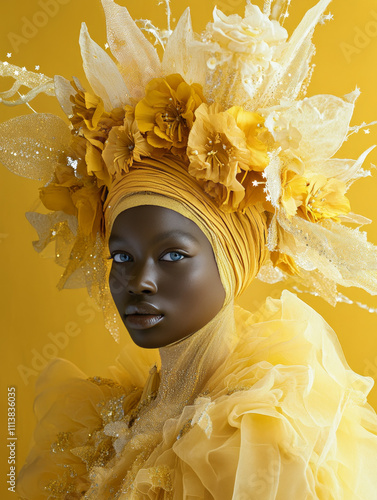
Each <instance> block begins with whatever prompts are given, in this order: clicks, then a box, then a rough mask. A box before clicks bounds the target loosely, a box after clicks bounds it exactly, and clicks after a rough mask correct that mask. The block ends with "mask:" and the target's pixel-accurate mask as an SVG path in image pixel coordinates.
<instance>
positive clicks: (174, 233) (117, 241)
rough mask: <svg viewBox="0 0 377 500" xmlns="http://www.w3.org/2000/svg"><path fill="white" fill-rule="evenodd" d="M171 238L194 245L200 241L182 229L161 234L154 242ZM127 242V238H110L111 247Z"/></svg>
mask: <svg viewBox="0 0 377 500" xmlns="http://www.w3.org/2000/svg"><path fill="white" fill-rule="evenodd" d="M169 238H183V239H187V240H191V241H192V242H194V243H198V242H199V241H198V239H197V238H196V237H195V236H194V235H193V234H190V233H186V232H185V231H182V230H180V229H172V230H171V231H166V232H164V233H160V234H158V235H157V236H156V238H154V241H156V242H159V241H162V240H167V239H169ZM125 242H127V237H126V238H123V237H121V236H116V235H115V236H110V238H109V245H117V244H123V243H125Z"/></svg>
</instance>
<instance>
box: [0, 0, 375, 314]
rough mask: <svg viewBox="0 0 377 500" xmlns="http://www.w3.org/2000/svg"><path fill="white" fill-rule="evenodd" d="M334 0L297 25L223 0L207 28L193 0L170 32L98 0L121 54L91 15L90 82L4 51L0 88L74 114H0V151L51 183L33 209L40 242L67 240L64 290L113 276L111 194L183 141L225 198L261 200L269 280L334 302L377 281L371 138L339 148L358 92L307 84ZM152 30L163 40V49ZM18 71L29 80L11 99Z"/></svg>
mask: <svg viewBox="0 0 377 500" xmlns="http://www.w3.org/2000/svg"><path fill="white" fill-rule="evenodd" d="M330 1H331V0H320V1H319V2H318V3H317V5H316V6H314V7H313V8H312V9H310V10H309V11H308V12H307V13H306V14H305V16H304V18H303V19H302V21H301V23H300V24H299V25H298V27H297V28H296V30H295V31H294V33H293V34H292V35H291V36H290V37H289V36H288V33H287V31H286V30H285V29H284V28H283V27H282V25H281V24H280V21H281V20H282V19H284V18H285V17H286V12H285V10H284V9H283V4H284V5H285V4H286V2H280V1H278V0H265V3H264V8H263V11H261V10H260V9H259V7H257V6H255V5H252V4H251V3H250V2H247V5H246V8H245V16H244V17H243V18H242V17H240V16H238V15H230V16H226V15H225V14H224V13H222V12H221V11H220V10H219V9H217V8H215V9H214V12H213V21H212V22H210V23H209V24H208V25H207V27H206V29H205V31H204V32H203V33H202V34H196V33H194V32H193V30H192V26H191V19H190V12H189V9H187V10H186V11H185V12H184V14H183V15H182V17H181V18H180V20H179V21H178V23H177V26H176V28H175V29H174V31H172V30H171V29H170V25H169V28H168V29H167V30H159V29H158V28H156V27H154V26H153V25H152V23H151V22H150V21H143V22H142V23H141V24H142V25H141V27H139V26H138V25H137V24H136V23H135V21H134V20H133V19H132V18H131V16H130V15H129V13H128V11H127V9H126V8H125V7H121V6H119V5H117V4H116V3H114V1H113V0H102V4H103V7H104V10H105V14H106V20H107V34H108V44H109V47H110V49H111V52H112V55H113V56H114V58H115V62H114V60H113V59H112V58H111V57H110V56H109V55H108V54H107V52H106V51H104V50H103V49H102V48H100V47H99V46H98V45H97V44H96V43H95V42H94V41H93V40H92V39H91V38H90V36H89V33H88V30H87V28H86V25H85V24H83V25H82V30H81V34H80V46H81V53H82V57H83V67H84V71H85V74H86V77H87V80H88V82H89V84H90V87H91V88H90V89H88V90H84V88H83V87H82V86H81V84H80V82H79V81H78V80H77V79H74V80H73V81H72V82H69V81H68V80H66V79H65V78H63V77H61V76H56V77H55V79H54V80H51V79H49V78H47V77H46V76H44V75H36V74H35V73H31V72H28V71H23V70H22V69H21V68H18V67H16V66H13V65H11V64H9V63H7V62H3V63H0V75H1V76H12V77H13V78H14V79H15V84H14V85H13V87H12V89H11V90H10V91H8V92H3V93H2V94H0V97H1V98H2V101H3V102H4V103H5V104H8V105H15V104H21V103H28V102H29V101H30V100H31V99H32V98H34V97H35V96H36V95H38V94H39V93H40V92H45V93H47V94H49V95H56V97H57V99H58V101H59V103H60V105H61V107H62V109H63V110H64V112H65V113H66V115H67V117H68V119H69V121H70V124H69V125H67V124H66V122H65V121H63V120H61V119H60V118H59V117H57V116H54V115H49V114H39V113H36V114H30V115H27V116H21V117H18V118H14V119H12V120H9V121H8V122H5V123H3V124H1V125H0V161H1V162H2V163H3V164H4V165H6V166H7V167H8V168H10V169H11V170H12V171H14V172H16V173H18V174H20V175H23V176H25V177H30V178H38V179H41V180H43V181H47V184H46V185H45V186H44V187H43V188H41V190H40V198H41V200H42V202H43V204H44V206H45V207H46V208H47V209H49V210H50V211H51V212H50V213H48V214H36V213H31V214H28V218H29V220H30V221H31V222H32V224H33V225H34V226H35V227H36V228H37V230H38V232H39V236H40V240H39V241H38V242H36V243H35V247H36V249H37V250H39V251H40V250H42V249H43V248H44V247H45V246H46V245H47V244H48V243H49V242H51V241H55V242H56V255H57V261H58V263H60V264H61V265H63V266H64V267H65V271H64V274H63V277H62V279H61V281H60V285H59V286H60V287H61V288H62V287H69V286H78V285H80V284H82V283H83V280H84V282H85V283H86V284H87V285H88V286H89V287H90V288H92V291H93V285H94V284H95V283H97V284H98V283H99V282H100V281H101V280H102V281H103V280H104V276H105V267H106V266H105V264H103V263H102V264H101V262H102V261H101V259H102V256H103V248H104V232H105V231H104V223H103V206H104V203H105V201H106V197H107V193H108V190H109V188H110V186H111V184H112V183H113V182H114V180H116V179H117V178H119V176H124V175H126V174H127V173H128V172H129V170H130V169H134V168H137V166H138V162H140V161H142V160H143V158H154V159H158V158H163V157H164V156H166V155H169V156H170V155H173V156H178V157H179V158H180V159H181V160H182V164H183V165H184V168H185V169H186V171H187V174H188V175H190V176H192V177H193V178H195V179H196V181H197V182H198V183H199V184H200V186H201V187H202V189H203V193H205V196H209V197H210V198H212V199H213V200H214V202H215V203H216V204H217V205H218V206H219V207H220V208H221V209H222V210H224V211H241V212H243V211H245V210H247V208H248V207H250V206H251V205H257V206H258V207H259V208H260V210H263V211H265V212H266V214H267V218H268V222H269V234H268V248H269V251H270V259H269V260H268V261H267V263H266V264H265V265H264V266H263V268H262V269H261V271H260V272H259V275H258V277H259V278H260V279H261V280H263V281H266V282H269V283H274V282H277V281H280V280H282V279H284V278H286V277H288V276H290V277H293V278H292V279H293V280H294V282H295V283H296V284H298V283H299V284H300V285H301V286H302V287H303V288H305V289H310V290H312V291H313V292H315V293H316V294H318V295H321V296H322V297H324V298H325V299H326V300H328V301H329V302H330V303H333V304H335V302H336V300H337V289H336V286H337V284H340V285H343V286H357V287H361V288H363V289H364V290H366V291H368V292H369V293H371V294H377V248H376V247H375V246H373V245H372V244H371V243H369V242H368V241H367V239H366V234H365V233H363V232H360V230H359V226H361V225H362V224H365V223H368V222H370V221H369V220H368V219H366V218H365V217H362V216H359V215H355V214H353V213H352V212H351V209H350V204H349V201H348V199H347V197H346V192H347V190H348V188H349V187H350V186H351V184H352V183H353V181H354V180H356V179H358V178H360V177H365V176H367V175H370V172H368V171H365V170H363V168H362V165H363V163H364V161H365V159H366V157H367V155H368V153H369V152H370V151H371V149H373V148H370V149H368V151H366V152H364V153H363V154H362V155H361V156H360V157H359V158H358V159H357V160H347V159H337V158H334V155H335V153H336V152H337V151H338V150H339V148H340V147H341V145H342V144H343V142H344V141H345V140H346V139H347V137H348V136H349V135H350V134H351V133H353V132H354V131H355V130H354V129H352V128H350V120H351V117H352V114H353V110H354V103H355V101H356V99H357V97H358V95H359V92H358V90H355V91H354V92H352V93H350V94H348V95H346V96H344V97H343V98H339V97H335V96H332V95H317V96H314V97H309V98H307V97H304V96H305V93H306V88H307V85H308V82H309V79H310V76H311V71H312V68H311V66H310V60H311V57H312V56H313V54H314V46H313V44H312V42H311V39H312V36H313V32H314V29H315V27H316V26H317V24H318V23H320V22H323V21H324V20H325V19H326V18H328V17H329V16H326V15H324V12H325V10H326V8H327V6H328V4H329V3H330ZM166 3H167V9H168V19H169V23H170V5H169V0H166ZM143 31H145V32H148V35H154V37H155V39H156V42H158V43H160V44H161V46H162V47H163V57H162V59H160V58H159V56H158V53H157V51H156V49H155V47H154V45H153V44H152V43H151V42H150V41H149V40H148V39H147V38H146V37H145V36H144V34H143ZM21 85H24V86H27V87H28V88H29V89H30V91H29V93H28V94H27V95H25V96H22V97H21V98H19V99H16V100H13V101H12V97H13V96H14V95H15V93H16V91H17V90H18V89H19V88H20V86H21ZM345 223H356V224H357V225H358V228H357V229H351V228H349V227H348V226H346V225H344V224H345Z"/></svg>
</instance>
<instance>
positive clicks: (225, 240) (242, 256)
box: [105, 157, 268, 302]
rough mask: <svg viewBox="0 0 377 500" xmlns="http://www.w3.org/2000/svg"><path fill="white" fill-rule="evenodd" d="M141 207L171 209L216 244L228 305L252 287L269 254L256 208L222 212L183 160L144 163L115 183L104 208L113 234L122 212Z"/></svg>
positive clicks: (263, 221)
mask: <svg viewBox="0 0 377 500" xmlns="http://www.w3.org/2000/svg"><path fill="white" fill-rule="evenodd" d="M140 205H155V206H161V207H164V208H169V209H171V210H174V211H175V212H178V213H179V214H181V215H183V216H184V217H186V218H188V219H190V220H192V221H193V222H195V224H197V226H198V227H199V228H200V229H201V230H202V231H203V233H204V234H205V235H206V237H207V238H208V240H209V241H210V243H211V245H212V248H213V251H214V255H215V259H216V262H217V266H218V269H219V273H220V277H221V281H222V284H223V286H224V289H225V291H226V302H229V300H231V299H232V298H234V297H238V296H239V295H240V294H241V293H242V292H243V291H244V290H245V288H247V286H248V285H249V284H250V283H251V281H252V280H253V279H254V277H255V276H256V275H257V274H258V272H259V269H260V268H261V266H262V264H263V262H264V260H265V258H266V256H267V253H268V250H267V222H266V215H265V213H264V212H263V211H262V210H258V208H257V207H256V206H252V207H250V208H248V209H246V210H245V212H244V213H240V212H232V213H227V212H223V211H221V210H220V209H219V208H218V207H217V206H216V205H215V203H214V202H213V201H212V200H211V198H210V197H209V196H208V195H206V194H205V193H204V191H203V189H202V187H201V186H200V185H199V184H198V182H197V181H196V180H195V179H194V178H193V177H191V176H190V175H189V174H188V173H187V171H186V170H185V165H184V163H182V162H181V161H180V160H179V159H178V158H174V159H173V158H170V157H164V158H163V159H161V160H155V159H144V160H143V162H142V163H140V164H139V165H137V168H133V169H132V170H131V171H130V172H128V173H127V174H125V175H124V176H122V177H120V178H118V179H116V180H115V181H114V183H113V184H112V186H111V187H110V190H109V194H108V197H107V200H106V204H105V225H106V230H107V234H108V236H109V235H110V232H111V227H112V225H113V223H114V221H115V219H116V217H117V216H118V215H119V214H120V213H121V212H123V211H124V210H126V209H128V208H132V207H135V206H140Z"/></svg>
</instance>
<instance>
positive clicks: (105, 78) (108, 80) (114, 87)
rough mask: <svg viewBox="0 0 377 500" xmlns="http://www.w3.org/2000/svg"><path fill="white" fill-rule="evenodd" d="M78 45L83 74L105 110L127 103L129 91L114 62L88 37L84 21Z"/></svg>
mask: <svg viewBox="0 0 377 500" xmlns="http://www.w3.org/2000/svg"><path fill="white" fill-rule="evenodd" d="M80 47H81V55H82V59H83V63H84V65H83V66H84V71H85V75H86V77H87V79H88V81H89V83H90V85H91V87H92V89H93V91H94V93H95V94H97V95H98V96H99V97H101V98H102V100H103V102H104V104H105V109H106V111H111V110H112V109H115V108H120V107H122V106H124V105H126V104H129V92H128V89H127V87H126V84H125V83H124V80H123V78H122V75H121V74H120V72H119V70H118V68H117V66H116V64H115V62H114V61H113V60H112V59H111V57H110V56H109V55H108V54H107V53H106V52H105V51H104V50H103V49H101V47H100V46H99V45H98V44H96V43H95V42H94V41H93V40H92V39H91V38H90V36H89V33H88V29H87V27H86V24H85V23H82V25H81V33H80Z"/></svg>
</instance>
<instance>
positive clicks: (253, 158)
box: [187, 103, 268, 211]
mask: <svg viewBox="0 0 377 500" xmlns="http://www.w3.org/2000/svg"><path fill="white" fill-rule="evenodd" d="M195 118H196V119H195V123H194V125H193V127H192V130H191V132H190V135H189V140H188V147H187V156H188V158H189V160H190V164H189V169H188V170H189V173H190V175H192V176H193V177H195V178H196V179H197V180H198V181H200V182H201V183H202V185H203V189H204V190H205V191H206V192H207V193H208V194H209V195H210V196H212V197H213V198H215V199H216V200H217V202H218V203H219V205H220V206H221V207H222V208H223V209H224V210H230V211H234V210H237V209H238V208H239V207H240V204H241V202H242V200H243V199H244V198H245V194H246V193H247V203H246V204H245V203H243V205H242V206H243V207H244V208H245V207H246V206H248V204H249V203H251V202H252V201H254V200H253V196H252V193H251V191H252V190H253V189H255V188H256V187H257V186H259V184H258V183H259V182H260V181H262V178H261V176H258V179H257V178H256V177H255V175H254V174H253V175H251V176H250V175H248V173H249V172H251V171H252V169H254V167H255V169H256V170H263V169H264V168H265V166H266V164H267V163H268V157H267V154H266V153H267V148H266V146H265V145H264V144H259V143H260V141H259V140H258V139H257V135H258V132H257V129H258V123H262V121H263V119H262V117H260V116H259V115H257V114H255V113H249V112H246V111H243V109H242V108H231V109H230V110H228V111H221V110H220V107H219V105H217V104H211V105H210V106H208V105H207V104H205V103H203V104H201V106H200V107H199V108H198V109H197V110H196V112H195ZM237 120H238V122H239V124H240V125H241V127H242V128H241V127H240V126H238V124H237ZM256 182H257V184H256V185H255V183H256ZM246 188H247V189H246ZM258 191H260V190H258Z"/></svg>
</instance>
